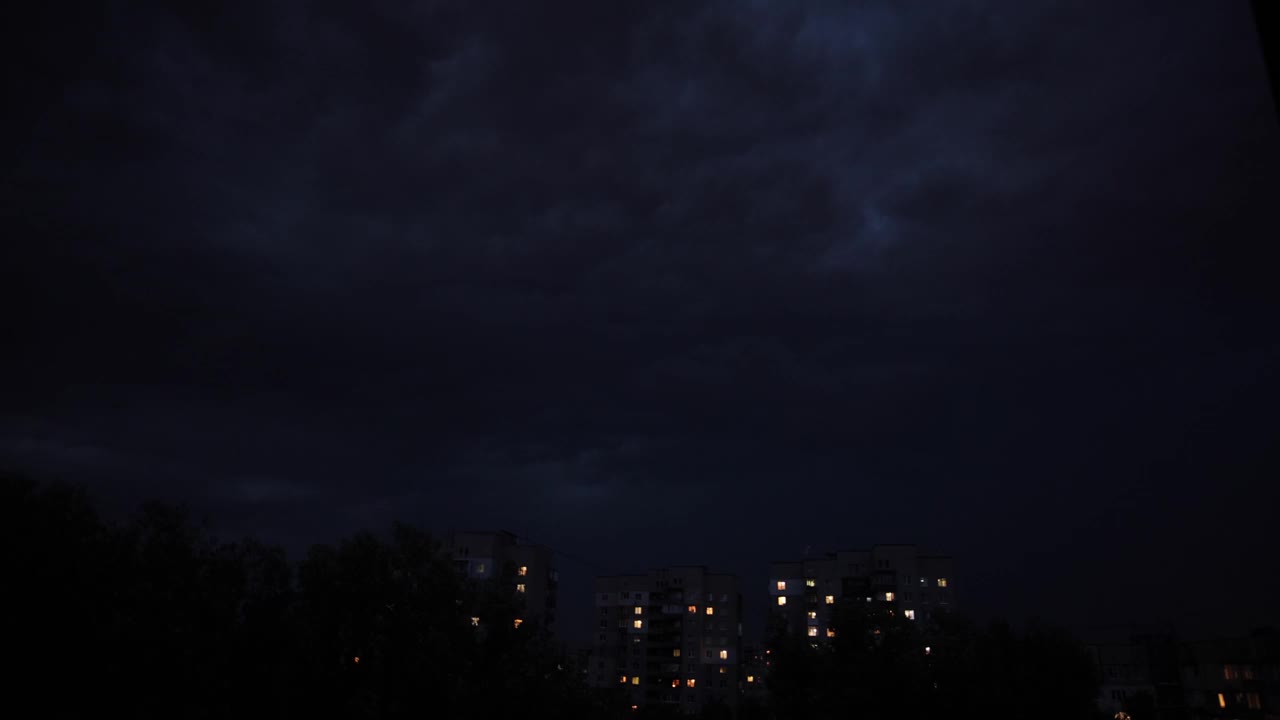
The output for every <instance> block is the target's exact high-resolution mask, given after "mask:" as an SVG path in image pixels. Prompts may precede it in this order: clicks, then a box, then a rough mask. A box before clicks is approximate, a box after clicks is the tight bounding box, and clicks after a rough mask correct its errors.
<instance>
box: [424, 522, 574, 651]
mask: <svg viewBox="0 0 1280 720" xmlns="http://www.w3.org/2000/svg"><path fill="white" fill-rule="evenodd" d="M447 549H448V552H449V553H450V555H451V556H452V557H453V561H454V565H455V566H456V567H457V569H458V571H459V572H460V573H462V574H463V575H464V576H465V577H467V578H470V579H472V580H493V581H497V582H504V583H509V584H510V585H511V587H512V590H513V591H514V592H516V593H517V594H518V595H520V596H521V597H522V598H523V600H524V607H525V612H526V613H527V615H526V616H525V617H526V618H537V619H538V620H540V621H541V622H542V623H543V624H545V625H546V626H547V627H554V625H555V621H556V591H557V586H558V584H559V580H560V576H559V574H558V573H557V571H556V569H555V566H554V564H553V554H552V552H551V548H548V547H545V546H543V545H533V544H521V543H520V542H519V541H518V539H517V538H516V536H515V534H514V533H510V532H506V531H496V532H454V533H450V534H449V536H448V540H447ZM524 619H525V618H521V620H524Z"/></svg>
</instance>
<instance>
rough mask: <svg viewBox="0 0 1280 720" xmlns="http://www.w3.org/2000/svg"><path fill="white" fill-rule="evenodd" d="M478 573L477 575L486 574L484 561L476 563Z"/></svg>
mask: <svg viewBox="0 0 1280 720" xmlns="http://www.w3.org/2000/svg"><path fill="white" fill-rule="evenodd" d="M476 574H477V575H483V574H484V563H476Z"/></svg>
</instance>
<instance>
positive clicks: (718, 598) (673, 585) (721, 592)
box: [588, 566, 742, 712]
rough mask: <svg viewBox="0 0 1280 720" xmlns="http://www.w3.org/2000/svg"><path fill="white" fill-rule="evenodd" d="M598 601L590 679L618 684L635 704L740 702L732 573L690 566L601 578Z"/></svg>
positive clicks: (689, 707) (737, 596)
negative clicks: (727, 573)
mask: <svg viewBox="0 0 1280 720" xmlns="http://www.w3.org/2000/svg"><path fill="white" fill-rule="evenodd" d="M595 600H596V602H595V613H596V616H595V622H594V628H593V633H594V643H593V651H592V653H591V660H590V663H591V666H590V667H589V668H588V678H589V679H590V680H591V681H592V683H593V684H594V685H596V686H598V687H618V688H621V689H622V690H623V691H624V692H625V693H626V694H627V695H628V696H629V698H630V700H631V704H632V705H634V706H636V707H641V706H645V705H655V704H666V705H670V706H674V707H678V708H680V709H681V710H682V711H685V712H695V711H699V710H701V709H702V708H703V707H705V706H706V705H708V704H711V703H717V702H720V703H724V704H725V705H728V706H729V707H734V706H736V705H737V702H738V697H739V695H740V693H741V690H742V688H741V682H742V678H741V661H742V658H741V653H742V595H741V592H740V589H739V585H738V579H737V578H736V577H735V576H733V575H725V574H719V573H712V572H708V571H707V569H706V568H705V567H702V566H688V567H669V568H662V569H657V570H651V571H650V572H649V573H648V574H646V575H613V576H606V577H598V578H596V587H595Z"/></svg>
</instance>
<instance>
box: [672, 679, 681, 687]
mask: <svg viewBox="0 0 1280 720" xmlns="http://www.w3.org/2000/svg"><path fill="white" fill-rule="evenodd" d="M671 687H680V680H679V679H676V680H672V681H671Z"/></svg>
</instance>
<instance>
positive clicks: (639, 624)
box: [631, 620, 644, 630]
mask: <svg viewBox="0 0 1280 720" xmlns="http://www.w3.org/2000/svg"><path fill="white" fill-rule="evenodd" d="M631 626H632V627H634V628H635V629H637V630H639V629H641V628H643V627H644V621H643V620H635V621H633V622H632V623H631Z"/></svg>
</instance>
